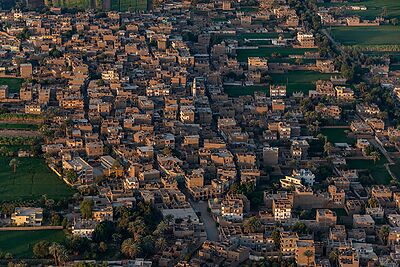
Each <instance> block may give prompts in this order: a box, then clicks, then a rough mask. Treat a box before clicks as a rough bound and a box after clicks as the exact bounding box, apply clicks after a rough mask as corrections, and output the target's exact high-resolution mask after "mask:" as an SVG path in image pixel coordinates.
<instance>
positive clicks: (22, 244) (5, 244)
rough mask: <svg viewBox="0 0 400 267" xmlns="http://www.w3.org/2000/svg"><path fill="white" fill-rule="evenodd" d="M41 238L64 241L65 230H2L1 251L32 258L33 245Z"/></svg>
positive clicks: (23, 257)
mask: <svg viewBox="0 0 400 267" xmlns="http://www.w3.org/2000/svg"><path fill="white" fill-rule="evenodd" d="M41 240H47V241H49V242H63V241H64V240H65V234H64V232H63V230H41V231H7V232H0V251H4V252H9V253H11V254H12V255H13V257H14V258H20V259H25V258H32V257H33V253H32V247H33V245H34V244H36V243H37V242H39V241H41Z"/></svg>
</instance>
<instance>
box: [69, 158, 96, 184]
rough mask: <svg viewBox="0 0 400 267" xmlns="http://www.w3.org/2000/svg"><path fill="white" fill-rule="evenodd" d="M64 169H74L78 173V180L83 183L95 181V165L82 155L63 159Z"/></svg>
mask: <svg viewBox="0 0 400 267" xmlns="http://www.w3.org/2000/svg"><path fill="white" fill-rule="evenodd" d="M63 169H65V170H73V171H74V172H75V173H76V174H77V176H78V180H79V181H80V182H81V183H83V184H88V183H92V182H93V167H92V166H90V165H89V163H87V162H86V161H85V160H84V159H83V158H81V157H75V158H73V159H72V160H63Z"/></svg>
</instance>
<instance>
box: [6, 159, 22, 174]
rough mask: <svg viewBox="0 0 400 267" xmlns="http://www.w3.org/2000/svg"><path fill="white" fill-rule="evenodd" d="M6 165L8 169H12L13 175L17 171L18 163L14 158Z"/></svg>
mask: <svg viewBox="0 0 400 267" xmlns="http://www.w3.org/2000/svg"><path fill="white" fill-rule="evenodd" d="M8 165H9V166H10V168H12V169H13V172H14V173H15V172H16V171H17V167H18V165H19V161H18V160H17V159H16V158H13V159H12V160H10V163H8Z"/></svg>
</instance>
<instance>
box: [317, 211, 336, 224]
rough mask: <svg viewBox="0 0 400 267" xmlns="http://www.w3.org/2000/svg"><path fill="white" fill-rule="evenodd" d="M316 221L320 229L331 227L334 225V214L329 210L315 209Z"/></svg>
mask: <svg viewBox="0 0 400 267" xmlns="http://www.w3.org/2000/svg"><path fill="white" fill-rule="evenodd" d="M316 220H317V223H318V224H319V226H321V227H333V226H335V225H336V220H337V217H336V213H335V212H333V211H331V210H329V209H317V215H316Z"/></svg>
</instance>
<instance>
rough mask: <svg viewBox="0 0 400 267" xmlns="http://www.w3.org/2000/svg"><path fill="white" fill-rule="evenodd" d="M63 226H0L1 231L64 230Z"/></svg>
mask: <svg viewBox="0 0 400 267" xmlns="http://www.w3.org/2000/svg"><path fill="white" fill-rule="evenodd" d="M62 229H64V228H63V227H62V226H20V227H0V232H4V231H38V230H62Z"/></svg>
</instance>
